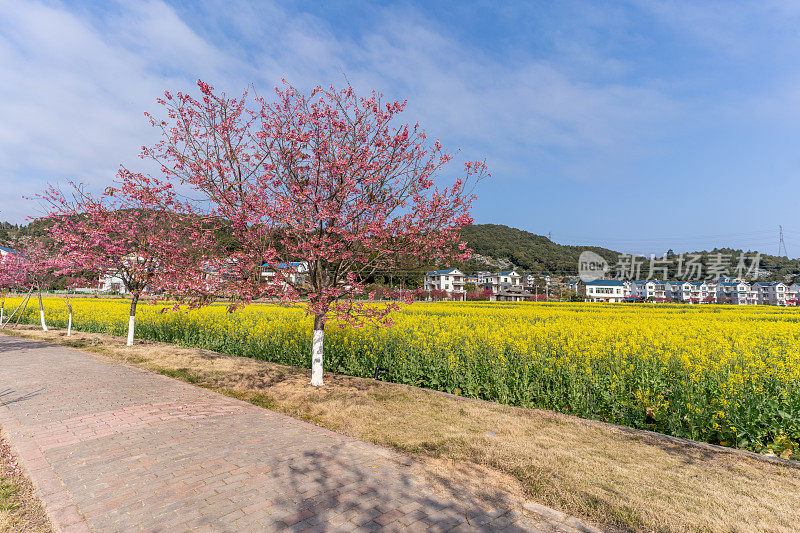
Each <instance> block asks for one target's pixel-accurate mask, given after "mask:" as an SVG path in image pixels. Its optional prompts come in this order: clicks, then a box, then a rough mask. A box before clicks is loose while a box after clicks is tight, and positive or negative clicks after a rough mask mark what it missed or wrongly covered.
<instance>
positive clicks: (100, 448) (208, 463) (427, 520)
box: [0, 335, 595, 532]
mask: <svg viewBox="0 0 800 533" xmlns="http://www.w3.org/2000/svg"><path fill="white" fill-rule="evenodd" d="M0 404H1V405H0V427H2V429H3V433H4V436H5V438H6V439H7V440H8V441H9V442H10V444H11V445H12V448H13V449H14V450H15V451H16V453H17V455H18V456H19V459H20V462H21V463H22V464H23V467H24V468H25V469H26V471H27V473H28V474H29V476H30V477H31V478H32V481H33V483H34V486H35V487H36V491H37V493H38V495H39V497H40V498H41V499H42V502H43V503H44V505H45V508H46V510H47V512H48V515H49V516H50V517H51V519H52V520H53V522H54V524H55V526H56V529H57V530H60V531H65V532H72V531H76V532H77V531H84V532H85V531H114V532H117V531H165V532H166V531H169V532H173V531H189V530H191V531H271V530H282V531H305V530H310V531H332V530H343V531H351V530H364V531H371V530H377V529H381V528H385V529H390V530H426V529H430V530H433V531H448V530H451V529H454V528H455V530H462V529H463V530H475V529H483V530H496V529H502V528H505V529H506V530H509V531H562V532H576V531H595V530H593V529H591V528H588V527H585V526H582V525H581V524H580V523H579V522H578V521H576V520H574V519H571V518H569V517H566V516H565V515H561V514H560V513H556V512H554V511H549V510H547V509H546V508H539V507H535V506H533V507H530V506H529V507H518V508H514V505H512V504H511V503H509V505H507V506H504V508H486V507H485V506H484V507H482V506H481V505H479V504H478V503H476V502H475V501H472V499H471V498H470V497H469V494H463V493H461V494H459V496H458V497H454V496H453V495H449V496H448V495H446V494H441V493H439V494H437V492H436V490H435V489H434V488H433V487H432V486H430V485H428V484H426V482H424V481H422V480H421V479H420V478H419V476H418V475H417V476H415V472H417V473H418V472H419V470H415V469H414V468H412V466H413V465H410V464H409V461H408V460H406V459H404V458H402V457H401V456H399V455H396V454H394V453H392V452H389V451H386V450H384V449H382V448H378V447H376V446H372V445H369V444H366V443H363V442H360V441H358V440H354V439H351V438H348V437H344V436H341V435H338V434H335V433H332V432H330V431H326V430H324V429H321V428H318V427H315V426H312V425H309V424H306V423H304V422H301V421H298V420H295V419H293V418H289V417H286V416H283V415H280V414H277V413H274V412H272V411H269V410H266V409H262V408H260V407H256V406H253V405H250V404H247V403H244V402H239V401H237V400H234V399H231V398H228V397H226V396H222V395H220V394H217V393H214V392H210V391H207V390H205V389H202V388H199V387H194V386H191V385H188V384H185V383H183V382H179V381H177V380H173V379H170V378H167V377H165V376H161V375H158V374H154V373H150V372H146V371H143V370H140V369H136V368H132V367H128V366H125V365H121V364H118V363H115V362H113V361H111V360H106V359H104V358H102V357H99V356H96V355H93V354H89V353H87V352H82V351H80V350H74V349H70V348H65V347H57V346H52V345H49V344H44V343H39V342H34V341H29V340H22V339H17V338H13V337H8V336H5V335H0ZM531 510H533V511H538V512H539V514H536V513H531V512H530V511H531Z"/></svg>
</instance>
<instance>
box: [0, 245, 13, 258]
mask: <svg viewBox="0 0 800 533" xmlns="http://www.w3.org/2000/svg"><path fill="white" fill-rule="evenodd" d="M16 253H17V251H16V250H13V249H11V248H6V247H5V246H0V257H3V256H6V255H8V254H15V255H16Z"/></svg>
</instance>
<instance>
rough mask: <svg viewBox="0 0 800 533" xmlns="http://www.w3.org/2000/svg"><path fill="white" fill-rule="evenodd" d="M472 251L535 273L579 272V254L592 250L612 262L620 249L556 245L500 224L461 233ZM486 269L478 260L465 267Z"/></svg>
mask: <svg viewBox="0 0 800 533" xmlns="http://www.w3.org/2000/svg"><path fill="white" fill-rule="evenodd" d="M462 237H463V239H464V240H465V241H466V242H467V244H468V245H469V247H470V248H472V251H473V252H475V253H476V254H480V255H481V256H488V257H491V258H493V259H496V260H497V259H504V260H507V261H510V262H511V263H513V264H514V266H516V267H518V268H520V269H522V270H525V271H528V272H535V273H542V274H554V275H576V274H577V273H578V256H580V254H581V252H582V251H584V250H591V251H593V252H595V253H597V254H599V255H601V256H602V257H603V258H605V260H606V261H608V262H609V263H610V264H613V263H615V262H616V260H617V256H618V255H619V252H615V251H614V250H609V249H608V248H601V247H599V246H567V245H563V244H556V243H554V242H553V241H551V240H550V239H548V238H547V237H544V236H542V235H536V234H535V233H530V232H528V231H523V230H520V229H517V228H510V227H508V226H502V225H499V224H476V225H473V226H467V227H466V228H464V232H463V233H462ZM474 266H477V270H485V268H482V267H481V266H480V264H479V263H476V262H475V261H470V263H469V265H465V268H467V269H468V270H472V269H473V267H474Z"/></svg>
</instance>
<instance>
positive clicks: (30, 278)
mask: <svg viewBox="0 0 800 533" xmlns="http://www.w3.org/2000/svg"><path fill="white" fill-rule="evenodd" d="M62 268H63V261H62V257H61V254H60V253H58V250H57V249H56V247H55V244H54V243H53V242H51V241H50V240H49V239H47V238H46V237H26V238H24V239H22V240H20V241H19V242H18V243H17V246H16V251H15V253H9V254H6V255H5V256H3V258H2V260H1V261H0V285H2V286H4V287H6V288H9V289H11V288H15V289H18V290H28V288H30V289H31V290H36V293H37V297H38V301H39V319H40V322H41V325H42V329H43V330H44V331H48V327H47V322H46V320H45V315H44V304H43V302H42V288H43V287H44V288H50V287H51V286H52V285H53V283H54V282H55V280H56V279H57V277H58V273H59V271H60V270H61V269H62ZM25 307H27V302H26V304H25ZM23 312H24V309H23Z"/></svg>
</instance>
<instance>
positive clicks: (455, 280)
mask: <svg viewBox="0 0 800 533" xmlns="http://www.w3.org/2000/svg"><path fill="white" fill-rule="evenodd" d="M464 278H465V276H464V273H463V272H461V271H460V270H459V269H457V268H445V269H442V270H429V271H428V272H427V273H426V274H425V285H424V287H425V290H426V291H432V290H440V291H447V292H449V293H452V294H453V297H454V298H456V299H458V300H461V299H463V298H464V292H465V291H464V284H465V280H464Z"/></svg>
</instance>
